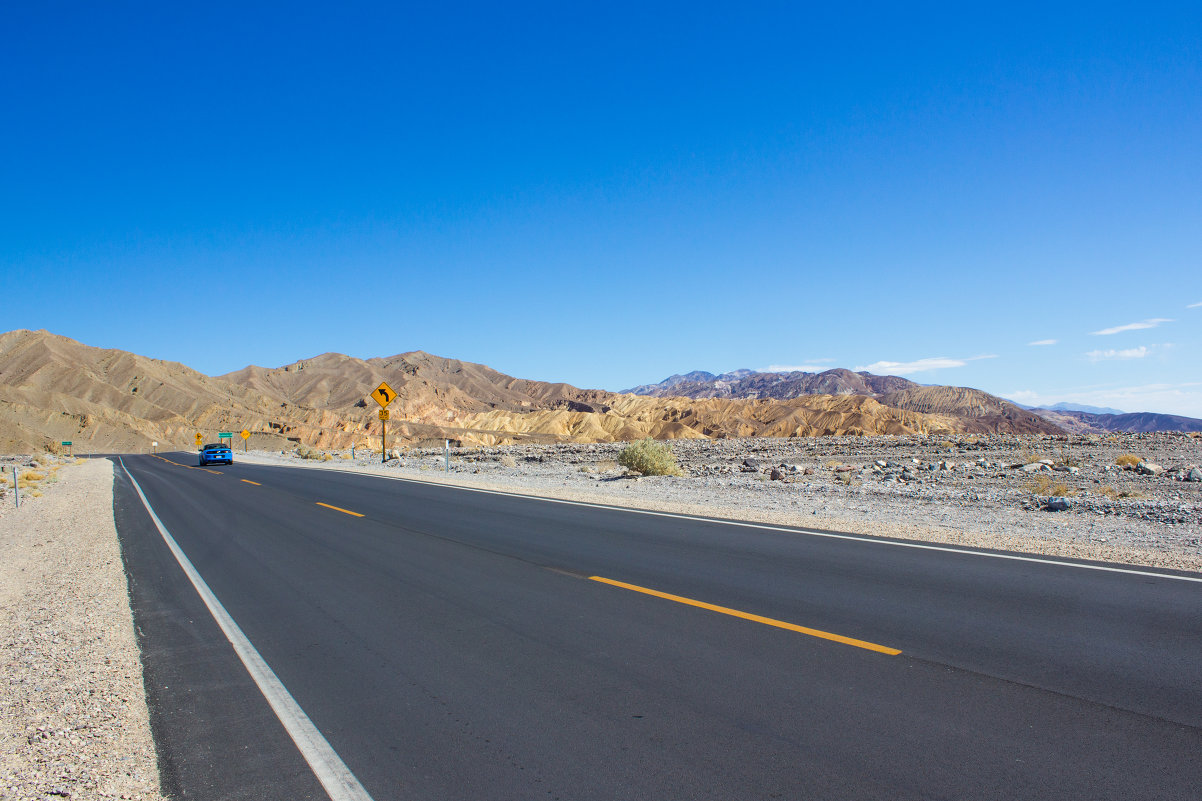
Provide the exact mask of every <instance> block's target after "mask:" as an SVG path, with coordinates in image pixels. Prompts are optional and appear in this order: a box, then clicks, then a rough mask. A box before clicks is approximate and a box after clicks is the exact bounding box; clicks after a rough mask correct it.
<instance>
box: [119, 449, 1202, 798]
mask: <svg viewBox="0 0 1202 801" xmlns="http://www.w3.org/2000/svg"><path fill="white" fill-rule="evenodd" d="M194 460H195V457H194V455H191V454H164V455H162V456H160V457H153V456H126V457H123V458H121V459H120V460H118V461H119V465H118V468H117V479H116V483H115V490H114V491H115V499H114V500H115V503H114V509H115V515H116V520H117V524H118V530H119V533H120V536H121V542H122V548H123V555H124V559H125V563H126V570H127V573H128V574H129V578H130V587H131V596H132V599H133V605H134V615H135V621H136V623H137V625H138V629H139V636H140V639H141V645H142V649H143V661H144V665H145V672H146V684H147V690H148V700H149V701H150V705H151V711H152V725H153V728H154V733H155V738H156V744H157V746H158V748H159V752H160V763H161V771H162V773H163V779H164V791H165V792H169V793H173V794H175V795H176V796H178V797H181V798H218V797H219V798H248V799H249V798H296V799H303V798H326V797H331V798H335V799H338V800H339V801H341V799H343V798H366V797H370V798H375V799H377V801H383V799H447V798H472V799H515V798H549V799H553V798H560V799H614V798H623V799H655V800H656V801H663V800H664V799H686V798H689V799H693V798H715V799H717V798H722V799H731V798H824V799H839V798H847V799H864V798H882V799H885V798H888V799H899V798H933V797H947V798H974V799H987V798H998V799H1020V798H1032V799H1034V798H1059V799H1073V798H1080V799H1102V798H1116V799H1117V798H1125V799H1126V798H1163V799H1171V798H1182V799H1186V798H1194V797H1196V795H1195V794H1196V792H1197V787H1198V786H1199V785H1200V784H1202V760H1200V759H1199V757H1198V754H1199V753H1202V682H1199V681H1198V677H1199V676H1202V636H1200V621H1202V577H1200V576H1198V575H1193V574H1184V573H1177V574H1174V573H1172V572H1169V571H1158V570H1154V569H1146V568H1132V569H1127V568H1124V567H1123V566H1113V565H1111V566H1104V565H1089V564H1085V563H1072V562H1069V561H1068V560H1048V559H1043V558H1032V559H1015V558H1010V557H1011V556H1012V555H1005V554H989V553H985V552H977V551H971V550H969V549H957V548H949V547H946V546H931V545H929V544H928V545H921V544H917V543H889V542H882V541H877V540H871V539H866V538H860V537H853V536H823V535H821V533H805V532H801V531H788V530H782V529H781V528H779V527H770V526H759V525H736V524H730V523H726V522H722V521H709V520H700V519H696V518H689V517H683V516H673V515H667V514H663V513H639V512H633V511H629V510H620V509H613V508H608V507H598V506H593V505H588V504H581V503H570V502H556V501H543V500H538V499H531V498H527V497H521V496H513V495H507V494H504V493H497V492H488V491H479V490H464V489H456V488H451V487H446V486H439V485H434V484H426V483H422V482H418V481H412V480H398V479H392V478H387V477H380V476H373V475H363V474H351V473H340V472H335V471H315V470H304V469H297V468H287V467H267V466H258V465H248V464H239V463H235V464H234V465H231V466H221V467H210V468H208V469H198V468H196V467H194ZM123 468H124V469H123ZM156 518H157V520H156ZM173 548H174V552H173ZM189 571H192V572H193V573H194V576H192V577H191V578H190V577H189V575H188V572H189ZM198 582H199V583H198ZM198 587H200V589H199V590H198ZM205 593H208V594H209V595H210V596H211V600H208V599H206V597H205ZM214 604H216V608H218V609H220V610H221V611H220V612H214V611H213V610H214V608H215V607H214ZM222 612H223V613H224V614H225V615H226V616H227V617H228V622H223V621H221V619H220V617H221V613H222ZM231 625H232V627H233V629H231V628H230V626H231ZM232 630H235V631H236V632H237V633H238V635H240V636H241V637H243V638H244V639H245V645H243V644H241V643H239V642H237V637H236V636H234V635H232V634H231V631H232ZM248 649H249V650H248ZM248 654H250V656H248ZM256 660H258V662H260V663H261V666H262V668H263V669H265V671H266V673H261V674H260V675H256V673H255V671H256V668H255V663H256ZM248 664H249V665H250V667H249V668H248ZM265 677H266V678H265ZM264 682H266V683H267V685H269V687H268V689H264ZM272 682H276V683H277V684H278V686H276V685H273V684H272ZM271 687H275V689H274V690H273V689H271ZM273 692H274V693H275V695H274V697H273ZM281 692H282V695H281ZM285 696H286V697H285ZM289 704H291V705H292V706H291V707H290V706H289ZM292 707H294V710H293V712H292V713H289V712H287V711H284V712H281V711H280V710H281V708H284V709H291V708H292ZM289 714H294V715H296V714H298V715H299V717H298V718H297V717H294V718H293V719H289ZM300 719H303V721H302V723H303V722H305V721H307V724H306V725H309V726H311V730H308V729H305V728H304V726H303V725H301V723H298V722H297V721H298V720H300ZM298 727H299V728H298ZM322 744H324V746H323V745H322ZM323 747H324V748H328V753H326V752H324V751H322V748H323ZM314 748H316V751H314ZM318 752H320V753H318ZM315 753H317V754H318V755H317V756H315ZM323 754H324V756H323ZM323 760H325V761H323ZM331 760H332V761H331ZM357 793H361V795H357Z"/></svg>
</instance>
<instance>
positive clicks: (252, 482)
mask: <svg viewBox="0 0 1202 801" xmlns="http://www.w3.org/2000/svg"><path fill="white" fill-rule="evenodd" d="M242 480H243V481H245V482H246V483H247V484H254V485H255V486H256V487H261V486H263V485H262V484H260V483H259V482H258V481H251V480H250V479H249V478H244V479H242Z"/></svg>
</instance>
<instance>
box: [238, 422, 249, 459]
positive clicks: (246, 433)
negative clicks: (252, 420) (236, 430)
mask: <svg viewBox="0 0 1202 801" xmlns="http://www.w3.org/2000/svg"><path fill="white" fill-rule="evenodd" d="M239 436H240V437H242V452H243V453H246V441H247V440H248V439H250V432H249V431H247V430H246V429H245V428H244V429H242V433H241V434H239Z"/></svg>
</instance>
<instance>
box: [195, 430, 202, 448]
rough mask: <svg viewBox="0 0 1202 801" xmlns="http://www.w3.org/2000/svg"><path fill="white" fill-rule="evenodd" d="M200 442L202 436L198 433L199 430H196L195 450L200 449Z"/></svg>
mask: <svg viewBox="0 0 1202 801" xmlns="http://www.w3.org/2000/svg"><path fill="white" fill-rule="evenodd" d="M202 442H204V437H202V436H201V435H200V432H199V431H197V432H196V450H200V444H201V443H202Z"/></svg>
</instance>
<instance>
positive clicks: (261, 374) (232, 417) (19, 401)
mask: <svg viewBox="0 0 1202 801" xmlns="http://www.w3.org/2000/svg"><path fill="white" fill-rule="evenodd" d="M828 372H829V373H831V374H832V375H827V374H825V373H824V374H820V375H821V376H825V377H824V378H822V379H821V380H820V381H818V382H811V383H810V386H812V387H814V388H824V389H828V390H830V391H828V392H825V393H813V392H809V393H802V392H797V393H796V394H795V395H793V396H790V397H767V396H765V397H760V396H758V395H757V396H756V397H730V396H726V397H698V398H690V397H686V396H682V395H680V394H675V395H673V396H662V397H657V396H649V395H644V396H638V395H632V394H624V393H614V392H607V391H605V390H596V389H579V388H577V387H573V386H571V385H569V384H563V383H551V382H543V381H531V380H526V379H520V378H514V377H513V376H508V375H505V374H504V373H500V372H498V371H496V370H493V369H492V368H490V367H487V366H485V365H481V364H473V363H471V362H464V361H460V360H457V359H447V358H443V357H439V356H435V355H432V354H429V353H425V352H422V351H413V352H410V353H403V354H398V355H395V356H389V357H383V358H371V359H358V358H355V357H353V356H347V355H344V354H338V353H326V354H322V355H320V356H315V357H313V358H311V359H303V360H300V361H297V362H294V363H292V364H289V365H285V366H282V367H276V368H264V367H257V366H250V367H246V368H244V369H242V370H238V371H236V372H233V373H228V374H226V375H223V376H206V375H203V374H201V373H199V372H197V371H195V370H193V369H191V368H189V367H187V366H186V365H183V364H179V363H176V362H168V361H162V360H159V359H150V358H147V357H143V356H138V355H136V354H132V353H128V352H125V351H120V350H113V349H102V348H95V347H91V346H88V345H84V344H81V343H79V342H76V341H74V340H72V339H68V338H66V337H62V336H58V335H55V334H52V333H49V332H47V331H23V330H22V331H11V332H8V333H6V334H0V451H5V452H29V451H31V450H40V449H43V448H46V447H53V445H54V444H55V443H57V442H59V441H62V440H71V441H72V442H74V443H75V448H76V450H77V451H79V450H86V451H119V452H126V451H142V450H146V449H147V448H148V447H149V446H150V443H151V442H152V441H158V442H159V443H160V446H161V447H164V448H192V447H193V446H194V436H195V434H196V433H197V432H200V433H201V434H202V437H203V438H204V439H205V440H206V441H209V440H211V439H214V438H215V437H216V434H217V433H218V432H219V431H240V430H242V429H247V430H248V431H250V432H251V434H252V437H251V440H250V445H251V447H257V448H287V447H292V446H294V445H295V444H296V443H304V444H308V445H315V446H318V447H324V448H346V447H349V446H351V445H359V446H368V447H372V446H374V447H377V448H378V447H379V426H380V422H379V420H378V419H377V415H376V411H377V406H376V404H375V402H374V401H371V400H370V399H368V393H369V392H371V390H372V389H374V388H375V387H376V386H378V385H379V383H380V382H381V381H387V382H388V383H389V384H390V385H391V386H392V387H393V388H394V389H395V390H396V391H397V393H398V398H397V400H396V401H395V402H394V403H393V404H392V405H391V406H390V407H389V410H390V412H391V414H392V422H391V423H390V425H389V428H388V431H389V443H390V445H392V444H393V443H397V444H414V443H420V442H423V441H428V440H434V439H441V438H444V437H446V438H450V439H455V440H458V441H460V442H462V443H463V444H465V445H470V444H475V445H497V444H509V443H514V442H563V441H577V442H609V441H615V440H631V439H637V438H640V437H645V436H651V437H655V438H659V439H672V438H706V437H708V438H722V437H738V436H816V435H824V434H832V435H843V434H853V435H869V434H911V433H919V434H952V433H959V432H974V431H981V432H984V431H1012V432H1026V431H1034V432H1041V433H1057V432H1059V431H1060V429H1058V428H1056V427H1055V426H1054V425H1053V424H1052V423H1049V422H1047V421H1044V420H1042V419H1041V418H1038V417H1035V416H1034V415H1031V414H1030V413H1027V412H1024V411H1023V410H1021V409H1018V407H1013V405H1012V404H1007V403H1006V402H1005V401H1002V400H1001V399H999V398H995V397H994V396H992V395H988V394H987V393H983V392H980V391H979V390H968V389H963V388H948V387H921V386H919V385H917V384H913V382H909V381H907V380H906V379H901V378H897V377H896V376H870V375H868V374H860V373H852V372H851V371H828ZM850 376H854V377H855V378H852V377H850ZM760 383H761V384H762V385H763V386H762V387H761V389H760V390H757V391H758V392H766V389H765V387H767V385H768V384H771V383H773V382H772V381H770V380H769V379H764V380H762V381H761V382H760ZM775 383H778V384H779V383H782V382H775ZM795 383H796V382H795ZM861 387H863V388H864V389H866V390H868V391H866V392H865V391H861V392H856V391H852V390H854V389H859V388H861ZM941 390H942V392H941ZM874 396H875V397H874ZM1016 412H1017V414H1016ZM1027 418H1031V420H1036V421H1038V423H1036V424H1033V423H1031V420H1029V419H1027Z"/></svg>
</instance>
